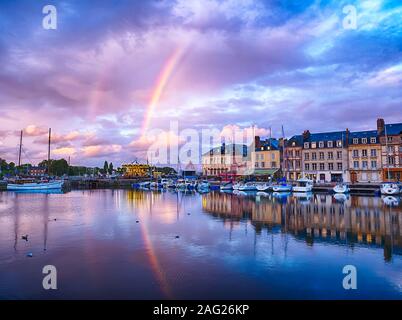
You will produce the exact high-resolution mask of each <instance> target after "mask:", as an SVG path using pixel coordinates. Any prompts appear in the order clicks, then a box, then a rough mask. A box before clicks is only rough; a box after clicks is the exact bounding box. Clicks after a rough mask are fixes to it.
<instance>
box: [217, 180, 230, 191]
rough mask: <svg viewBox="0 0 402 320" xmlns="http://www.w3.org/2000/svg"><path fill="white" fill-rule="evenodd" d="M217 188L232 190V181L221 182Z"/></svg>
mask: <svg viewBox="0 0 402 320" xmlns="http://www.w3.org/2000/svg"><path fill="white" fill-rule="evenodd" d="M219 188H220V190H221V191H230V190H233V183H232V182H226V183H223V184H222V185H221V186H220V187H219Z"/></svg>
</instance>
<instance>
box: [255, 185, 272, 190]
mask: <svg viewBox="0 0 402 320" xmlns="http://www.w3.org/2000/svg"><path fill="white" fill-rule="evenodd" d="M256 188H257V190H258V191H262V192H268V191H270V190H272V186H271V185H270V184H269V183H263V184H258V185H257V186H256Z"/></svg>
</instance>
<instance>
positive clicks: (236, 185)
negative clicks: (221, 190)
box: [233, 182, 243, 190]
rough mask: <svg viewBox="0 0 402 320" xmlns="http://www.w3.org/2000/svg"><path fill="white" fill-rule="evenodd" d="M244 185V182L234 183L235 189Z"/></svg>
mask: <svg viewBox="0 0 402 320" xmlns="http://www.w3.org/2000/svg"><path fill="white" fill-rule="evenodd" d="M242 185H243V183H239V182H238V183H235V184H234V185H233V190H239V188H240V187H241V186H242Z"/></svg>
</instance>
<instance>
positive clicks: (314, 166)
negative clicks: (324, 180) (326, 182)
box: [312, 163, 317, 171]
mask: <svg viewBox="0 0 402 320" xmlns="http://www.w3.org/2000/svg"><path fill="white" fill-rule="evenodd" d="M312 166H313V170H314V171H316V170H317V164H316V163H313V165H312Z"/></svg>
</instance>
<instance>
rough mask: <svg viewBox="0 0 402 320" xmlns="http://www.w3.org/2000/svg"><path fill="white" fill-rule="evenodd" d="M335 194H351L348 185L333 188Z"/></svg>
mask: <svg viewBox="0 0 402 320" xmlns="http://www.w3.org/2000/svg"><path fill="white" fill-rule="evenodd" d="M333 190H334V192H335V193H349V192H350V188H349V186H348V185H347V184H337V185H336V186H335V187H334V188H333Z"/></svg>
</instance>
